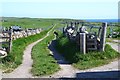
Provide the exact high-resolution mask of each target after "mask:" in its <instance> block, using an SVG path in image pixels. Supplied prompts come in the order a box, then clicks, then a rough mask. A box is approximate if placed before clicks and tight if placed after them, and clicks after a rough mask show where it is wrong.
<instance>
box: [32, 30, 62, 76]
mask: <svg viewBox="0 0 120 80" xmlns="http://www.w3.org/2000/svg"><path fill="white" fill-rule="evenodd" d="M52 32H53V31H52ZM52 32H51V33H50V35H49V36H48V37H47V38H45V39H44V40H43V41H41V42H39V43H38V44H37V45H35V46H34V47H33V49H32V58H33V66H32V70H31V72H32V73H33V75H34V76H41V75H49V74H52V73H54V72H56V71H58V70H59V69H60V67H59V65H58V63H57V61H56V60H55V59H54V58H53V56H52V55H51V54H50V52H49V50H48V43H50V41H52V40H53V38H54V35H53V33H52Z"/></svg>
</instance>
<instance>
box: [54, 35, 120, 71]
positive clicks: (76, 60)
mask: <svg viewBox="0 0 120 80" xmlns="http://www.w3.org/2000/svg"><path fill="white" fill-rule="evenodd" d="M56 41H57V44H56V49H57V50H58V51H59V53H62V55H63V56H64V57H65V59H66V60H68V61H69V62H71V63H72V65H73V66H74V67H76V68H78V69H88V68H92V67H97V66H101V65H104V64H107V63H109V62H111V61H112V60H114V59H115V58H117V57H118V56H120V54H119V53H118V52H116V51H115V50H114V49H112V47H111V46H110V45H108V44H107V45H106V46H105V51H104V52H97V51H93V52H92V51H91V52H88V53H87V54H85V55H84V54H82V53H81V52H80V51H79V49H78V46H77V45H76V44H75V43H74V42H70V41H69V40H68V39H67V38H66V37H63V35H61V36H60V37H59V38H58V39H57V40H56Z"/></svg>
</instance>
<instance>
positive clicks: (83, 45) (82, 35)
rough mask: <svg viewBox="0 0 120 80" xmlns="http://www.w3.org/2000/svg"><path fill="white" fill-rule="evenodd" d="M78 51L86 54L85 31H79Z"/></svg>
mask: <svg viewBox="0 0 120 80" xmlns="http://www.w3.org/2000/svg"><path fill="white" fill-rule="evenodd" d="M79 35H80V51H81V53H83V54H86V33H80V34H79Z"/></svg>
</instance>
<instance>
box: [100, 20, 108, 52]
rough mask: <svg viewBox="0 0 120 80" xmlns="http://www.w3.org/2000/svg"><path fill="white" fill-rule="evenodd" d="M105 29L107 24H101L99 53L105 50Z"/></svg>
mask: <svg viewBox="0 0 120 80" xmlns="http://www.w3.org/2000/svg"><path fill="white" fill-rule="evenodd" d="M106 29H107V22H106V23H102V32H101V38H100V51H104V48H105V40H106V31H107V30H106Z"/></svg>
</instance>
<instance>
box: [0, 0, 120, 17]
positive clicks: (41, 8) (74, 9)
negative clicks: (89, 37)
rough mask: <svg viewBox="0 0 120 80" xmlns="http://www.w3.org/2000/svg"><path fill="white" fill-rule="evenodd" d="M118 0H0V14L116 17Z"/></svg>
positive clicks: (7, 15) (6, 15) (9, 15)
mask: <svg viewBox="0 0 120 80" xmlns="http://www.w3.org/2000/svg"><path fill="white" fill-rule="evenodd" d="M118 2H119V0H29V1H25V0H0V16H5V17H31V18H70V19H117V18H118Z"/></svg>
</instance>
